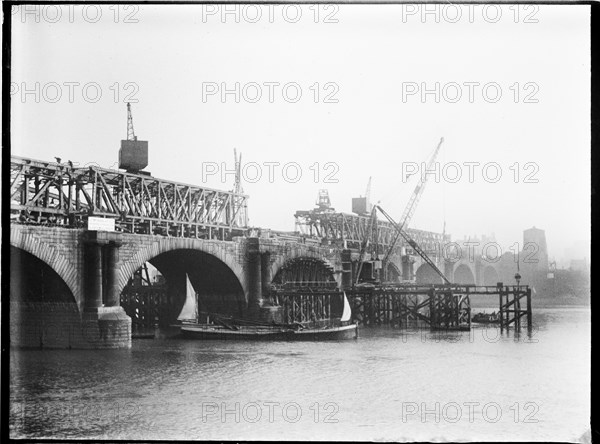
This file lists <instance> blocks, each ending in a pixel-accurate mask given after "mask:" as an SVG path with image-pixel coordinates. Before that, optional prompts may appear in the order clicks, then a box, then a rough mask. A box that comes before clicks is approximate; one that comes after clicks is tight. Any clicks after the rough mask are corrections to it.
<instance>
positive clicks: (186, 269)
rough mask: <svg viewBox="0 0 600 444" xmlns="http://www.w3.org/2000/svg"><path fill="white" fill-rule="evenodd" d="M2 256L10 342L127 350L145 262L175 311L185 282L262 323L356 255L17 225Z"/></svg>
mask: <svg viewBox="0 0 600 444" xmlns="http://www.w3.org/2000/svg"><path fill="white" fill-rule="evenodd" d="M10 250H11V255H10V259H11V266H10V271H11V276H10V293H11V294H10V302H11V305H10V307H11V343H12V344H14V345H18V346H36V347H37V346H45V347H67V348H68V347H73V348H103V347H106V348H113V347H129V346H130V344H131V319H130V318H129V317H128V316H127V315H126V314H125V312H124V310H123V309H122V308H121V307H120V295H121V293H122V291H123V289H124V288H125V286H126V285H127V284H128V282H129V281H130V279H131V278H132V276H133V275H134V273H135V272H136V271H137V270H138V269H139V268H140V267H141V266H142V265H144V264H145V263H146V262H149V263H151V264H152V265H154V266H155V267H156V268H157V269H158V270H159V271H160V272H161V274H162V275H163V276H164V277H165V279H166V281H167V283H168V284H169V292H171V294H172V295H173V297H174V299H173V301H174V302H173V303H174V304H175V305H177V306H178V308H179V310H180V309H181V307H182V306H183V303H184V299H185V276H186V275H188V276H189V278H190V281H191V283H192V285H193V286H194V288H195V290H196V291H197V292H198V293H199V294H200V295H202V298H203V299H202V302H200V304H201V306H202V308H203V309H204V310H206V311H216V312H220V313H230V314H232V315H236V316H254V317H258V318H266V319H268V318H269V316H271V315H272V312H273V310H275V309H276V307H273V306H272V304H271V301H270V298H269V290H270V288H271V287H272V286H273V285H279V284H285V283H290V282H291V283H305V284H306V285H311V283H313V282H319V283H323V282H330V284H331V285H332V286H336V287H348V286H350V285H351V284H352V279H353V277H352V276H353V273H356V268H357V266H356V265H357V261H358V256H359V253H358V252H357V251H354V250H343V249H340V248H336V247H334V246H327V245H319V244H314V243H310V242H306V241H305V240H302V239H300V241H291V240H286V239H280V238H277V237H242V236H239V237H233V239H232V240H231V241H225V240H204V239H197V238H184V237H169V236H163V235H150V234H132V233H123V232H117V231H115V232H109V231H88V230H86V229H82V228H62V227H51V226H40V225H30V224H20V223H12V224H11V227H10ZM435 259H436V261H437V265H438V268H440V269H441V270H443V271H444V272H445V274H446V276H447V277H448V278H449V279H450V280H451V281H455V282H456V283H466V284H468V283H473V284H480V285H483V284H486V285H495V283H496V282H497V281H498V280H499V279H500V277H501V273H500V271H499V270H498V269H497V268H498V267H496V266H495V264H493V263H485V262H484V261H482V260H481V258H478V259H476V260H468V258H461V259H460V260H459V261H456V262H448V261H446V262H445V263H444V261H441V260H440V259H439V257H438V258H435ZM387 267H388V270H387V278H388V280H389V281H397V282H399V281H401V280H413V281H414V280H416V281H417V283H438V282H441V281H440V280H439V276H437V275H436V274H435V273H434V272H433V270H432V269H431V268H430V267H429V266H428V265H427V264H425V263H424V262H423V261H422V259H421V258H420V257H415V256H412V255H402V254H401V252H396V253H395V254H393V255H391V256H390V260H389V262H388V264H387Z"/></svg>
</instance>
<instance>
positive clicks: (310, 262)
mask: <svg viewBox="0 0 600 444" xmlns="http://www.w3.org/2000/svg"><path fill="white" fill-rule="evenodd" d="M272 276H273V279H272V283H274V284H285V283H286V282H306V283H307V284H308V283H314V282H323V283H330V284H331V285H334V284H335V286H337V282H336V280H335V276H334V274H333V267H332V266H331V264H328V262H327V260H325V259H322V258H319V259H317V258H315V257H311V256H297V257H292V258H288V259H287V260H286V261H284V262H283V263H282V264H280V265H279V266H278V267H276V272H275V273H274V274H273V275H272Z"/></svg>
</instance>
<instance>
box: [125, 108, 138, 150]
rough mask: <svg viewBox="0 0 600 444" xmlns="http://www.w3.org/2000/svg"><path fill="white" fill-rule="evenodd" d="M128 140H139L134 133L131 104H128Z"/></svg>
mask: <svg viewBox="0 0 600 444" xmlns="http://www.w3.org/2000/svg"><path fill="white" fill-rule="evenodd" d="M127 140H133V141H135V140H137V136H136V135H135V132H134V131H133V115H132V114H131V104H130V103H129V102H127Z"/></svg>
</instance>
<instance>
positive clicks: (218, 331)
mask: <svg viewBox="0 0 600 444" xmlns="http://www.w3.org/2000/svg"><path fill="white" fill-rule="evenodd" d="M181 334H182V336H184V337H187V338H193V339H203V340H211V339H219V340H254V341H327V340H329V341H331V340H334V341H335V340H344V339H354V338H357V337H358V326H357V325H356V324H351V325H344V326H340V327H331V328H322V329H310V328H305V329H291V328H285V327H283V328H281V327H240V328H239V329H238V330H231V329H227V328H225V327H221V326H213V325H206V324H184V325H182V326H181Z"/></svg>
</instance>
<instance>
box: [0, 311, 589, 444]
mask: <svg viewBox="0 0 600 444" xmlns="http://www.w3.org/2000/svg"><path fill="white" fill-rule="evenodd" d="M489 311H491V310H489ZM590 328H591V324H590V311H589V309H587V308H564V309H559V308H551V309H537V310H535V311H534V329H533V331H532V334H531V335H528V334H526V333H521V334H520V335H515V334H514V332H512V331H511V332H510V334H506V333H504V335H500V333H499V330H498V329H497V328H495V327H489V328H475V329H473V330H472V331H471V332H462V333H460V332H453V333H437V334H432V333H430V332H429V331H427V330H423V331H418V330H412V331H402V330H398V329H390V328H385V327H376V328H362V329H361V331H360V335H361V336H360V338H359V339H358V340H349V341H343V342H308V343H291V342H270V343H261V342H233V341H194V340H183V339H172V338H171V339H160V340H141V339H140V340H134V342H133V347H132V348H131V349H130V350H110V351H76V350H72V351H68V350H64V351H62V350H48V351H43V350H11V354H10V390H11V392H10V400H11V405H10V431H11V437H15V438H17V437H38V438H39V437H44V438H103V439H233V440H245V439H248V440H250V439H269V440H270V439H294V440H304V439H328V440H352V441H355V440H394V441H401V440H439V441H443V440H453V441H456V440H477V441H481V440H500V441H503V440H526V441H530V440H532V441H548V440H550V441H556V440H559V441H580V440H586V438H585V436H584V437H582V435H584V433H586V431H587V430H588V429H589V412H590V390H589V385H590Z"/></svg>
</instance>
